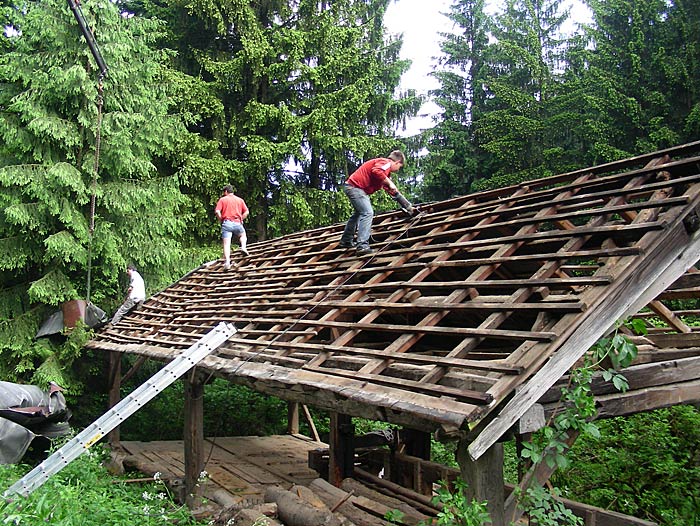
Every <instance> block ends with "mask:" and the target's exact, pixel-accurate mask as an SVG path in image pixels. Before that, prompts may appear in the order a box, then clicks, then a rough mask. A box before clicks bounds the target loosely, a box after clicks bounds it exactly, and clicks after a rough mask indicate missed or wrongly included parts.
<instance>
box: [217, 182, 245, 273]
mask: <svg viewBox="0 0 700 526" xmlns="http://www.w3.org/2000/svg"><path fill="white" fill-rule="evenodd" d="M223 192H224V195H223V197H221V199H219V201H218V202H217V203H216V208H215V209H214V213H215V214H216V217H217V219H218V220H219V221H221V243H222V245H223V250H224V268H225V269H226V270H228V269H230V268H231V238H232V237H235V238H236V240H237V241H238V244H239V245H240V247H241V252H243V254H245V255H246V256H247V255H248V248H247V244H248V237H247V236H246V232H245V228H243V220H244V219H245V218H246V217H248V213H249V212H248V207H247V206H246V204H245V201H243V199H241V198H240V197H238V196H237V195H235V193H234V191H233V186H231V185H230V184H227V185H226V186H224V190H223Z"/></svg>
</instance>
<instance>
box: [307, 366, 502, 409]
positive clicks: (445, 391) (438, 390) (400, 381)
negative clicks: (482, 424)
mask: <svg viewBox="0 0 700 526" xmlns="http://www.w3.org/2000/svg"><path fill="white" fill-rule="evenodd" d="M305 369H308V370H311V371H317V372H322V373H324V374H332V375H336V376H341V377H344V378H355V379H358V380H364V381H367V382H370V383H372V384H375V385H386V386H392V387H397V388H401V389H403V388H406V389H410V390H411V391H413V392H419V393H424V394H427V395H430V396H451V397H454V398H455V399H456V400H462V401H464V402H467V403H471V404H489V403H491V402H492V401H493V396H492V395H490V394H488V393H482V392H480V391H473V390H469V389H462V388H460V389H455V388H451V387H446V386H443V385H437V384H429V383H425V382H415V381H412V380H407V379H405V378H391V377H388V376H382V375H379V374H369V373H361V372H359V371H342V370H339V369H331V368H329V367H315V366H307V367H305Z"/></svg>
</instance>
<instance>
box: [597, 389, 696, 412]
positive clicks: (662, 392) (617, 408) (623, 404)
mask: <svg viewBox="0 0 700 526" xmlns="http://www.w3.org/2000/svg"><path fill="white" fill-rule="evenodd" d="M698 402H700V380H693V381H690V382H681V383H677V384H670V385H661V386H658V387H649V388H647V389H638V390H635V391H627V392H626V393H615V394H612V395H605V396H600V397H596V405H597V406H598V413H597V415H596V417H597V418H610V417H614V416H627V415H632V414H635V413H641V412H645V411H651V410H653V409H662V408H666V407H672V406H675V405H681V404H697V403H698Z"/></svg>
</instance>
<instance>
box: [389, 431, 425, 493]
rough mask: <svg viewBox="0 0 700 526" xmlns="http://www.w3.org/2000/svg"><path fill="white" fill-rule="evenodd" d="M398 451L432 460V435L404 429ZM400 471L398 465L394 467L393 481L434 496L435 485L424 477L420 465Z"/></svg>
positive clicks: (401, 432)
mask: <svg viewBox="0 0 700 526" xmlns="http://www.w3.org/2000/svg"><path fill="white" fill-rule="evenodd" d="M398 451H399V452H400V453H403V454H404V455H409V456H412V457H417V458H420V459H423V460H428V461H429V460H430V433H426V432H425V431H418V430H416V429H408V428H406V429H402V430H401V431H400V432H399V444H398ZM405 467H407V466H406V465H404V468H403V469H399V468H398V466H397V465H395V464H394V465H393V466H392V470H391V475H392V479H391V480H392V481H393V482H396V483H398V484H401V485H402V486H404V487H406V488H411V489H413V491H416V492H417V493H421V494H423V495H432V494H433V485H432V483H431V482H430V481H429V480H426V479H425V477H424V476H423V472H422V469H421V464H420V463H418V462H417V463H415V464H413V469H412V470H410V471H408V470H406V469H405Z"/></svg>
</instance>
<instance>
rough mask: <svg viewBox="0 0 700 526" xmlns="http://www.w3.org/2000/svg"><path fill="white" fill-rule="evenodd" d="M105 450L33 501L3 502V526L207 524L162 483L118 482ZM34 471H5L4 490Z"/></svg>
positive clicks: (0, 481)
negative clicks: (108, 468) (106, 465)
mask: <svg viewBox="0 0 700 526" xmlns="http://www.w3.org/2000/svg"><path fill="white" fill-rule="evenodd" d="M106 458H107V453H106V451H105V450H103V449H102V448H100V447H99V446H96V447H93V448H92V449H90V450H88V451H87V452H86V453H84V454H83V455H81V456H80V457H78V458H77V459H76V460H74V461H73V462H71V463H70V464H68V465H67V466H66V467H65V468H64V469H63V470H62V471H60V472H59V473H57V474H56V475H54V476H52V477H51V478H49V480H48V481H47V482H46V483H45V484H44V485H43V486H41V487H40V488H38V489H37V490H36V491H34V492H33V493H32V494H30V495H29V496H28V497H20V496H15V497H13V498H12V499H2V500H1V501H0V516H2V517H3V524H8V525H9V524H22V525H26V526H39V525H44V524H53V525H60V526H103V525H105V524H110V525H114V526H128V525H132V524H135V523H138V524H139V525H143V526H166V525H170V524H174V523H177V524H181V525H190V526H195V525H197V524H202V525H203V524H205V523H204V522H197V521H196V520H194V519H193V518H192V516H191V515H190V513H189V510H188V509H187V508H185V507H183V506H180V505H178V504H176V503H175V502H174V501H173V499H172V496H171V494H170V493H169V491H168V490H167V488H166V487H165V485H164V484H163V482H162V481H161V482H155V483H149V484H134V483H128V481H127V480H126V479H123V480H122V481H119V480H116V479H114V478H113V477H111V476H110V475H109V473H107V471H106V469H105V468H104V467H103V466H102V465H101V462H102V461H103V460H104V459H106ZM28 469H29V468H28V467H27V466H14V465H12V466H8V465H2V466H0V486H2V487H3V488H6V487H9V486H10V485H11V484H12V483H14V482H15V481H16V480H17V479H18V478H19V477H20V476H22V475H23V474H24V472H25V471H26V470H28Z"/></svg>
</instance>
